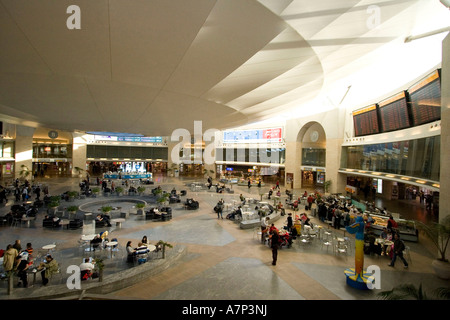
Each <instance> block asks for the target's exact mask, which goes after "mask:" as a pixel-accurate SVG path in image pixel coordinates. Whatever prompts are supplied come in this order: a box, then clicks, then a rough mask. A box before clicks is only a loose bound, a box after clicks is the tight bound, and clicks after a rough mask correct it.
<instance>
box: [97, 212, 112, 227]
mask: <svg viewBox="0 0 450 320" xmlns="http://www.w3.org/2000/svg"><path fill="white" fill-rule="evenodd" d="M95 222H96V224H97V223H98V225H99V226H100V225H101V224H102V222H103V223H106V225H107V226H108V227H111V223H110V222H109V217H108V216H107V215H106V214H103V215H101V214H98V215H97V217H96V218H95Z"/></svg>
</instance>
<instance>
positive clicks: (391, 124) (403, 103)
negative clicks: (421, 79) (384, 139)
mask: <svg viewBox="0 0 450 320" xmlns="http://www.w3.org/2000/svg"><path fill="white" fill-rule="evenodd" d="M378 107H379V112H380V125H381V132H389V131H394V130H399V129H404V128H408V127H410V126H411V123H410V121H409V115H408V103H407V100H406V93H405V91H402V92H400V93H399V94H397V95H395V96H393V97H391V98H389V99H386V100H383V101H381V102H380V103H378Z"/></svg>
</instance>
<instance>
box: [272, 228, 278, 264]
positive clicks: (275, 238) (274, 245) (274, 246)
mask: <svg viewBox="0 0 450 320" xmlns="http://www.w3.org/2000/svg"><path fill="white" fill-rule="evenodd" d="M270 239H271V241H270V245H271V247H272V265H273V266H276V265H277V260H278V246H279V242H280V236H279V234H278V230H277V229H275V228H274V229H273V230H272V235H271V237H270Z"/></svg>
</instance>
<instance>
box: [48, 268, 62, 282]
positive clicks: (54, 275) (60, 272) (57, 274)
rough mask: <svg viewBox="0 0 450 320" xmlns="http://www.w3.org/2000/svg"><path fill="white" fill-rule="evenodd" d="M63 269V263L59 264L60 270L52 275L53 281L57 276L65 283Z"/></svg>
mask: <svg viewBox="0 0 450 320" xmlns="http://www.w3.org/2000/svg"><path fill="white" fill-rule="evenodd" d="M62 270H63V268H62V266H61V264H59V265H58V271H56V272H55V273H54V274H52V276H51V281H52V282H53V281H54V279H55V278H56V277H58V278H59V282H60V283H63V273H62Z"/></svg>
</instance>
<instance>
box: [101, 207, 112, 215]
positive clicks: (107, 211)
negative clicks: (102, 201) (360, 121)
mask: <svg viewBox="0 0 450 320" xmlns="http://www.w3.org/2000/svg"><path fill="white" fill-rule="evenodd" d="M112 209H113V207H111V206H103V207H102V212H103V214H106V215H109V213H110V212H111V211H112Z"/></svg>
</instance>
